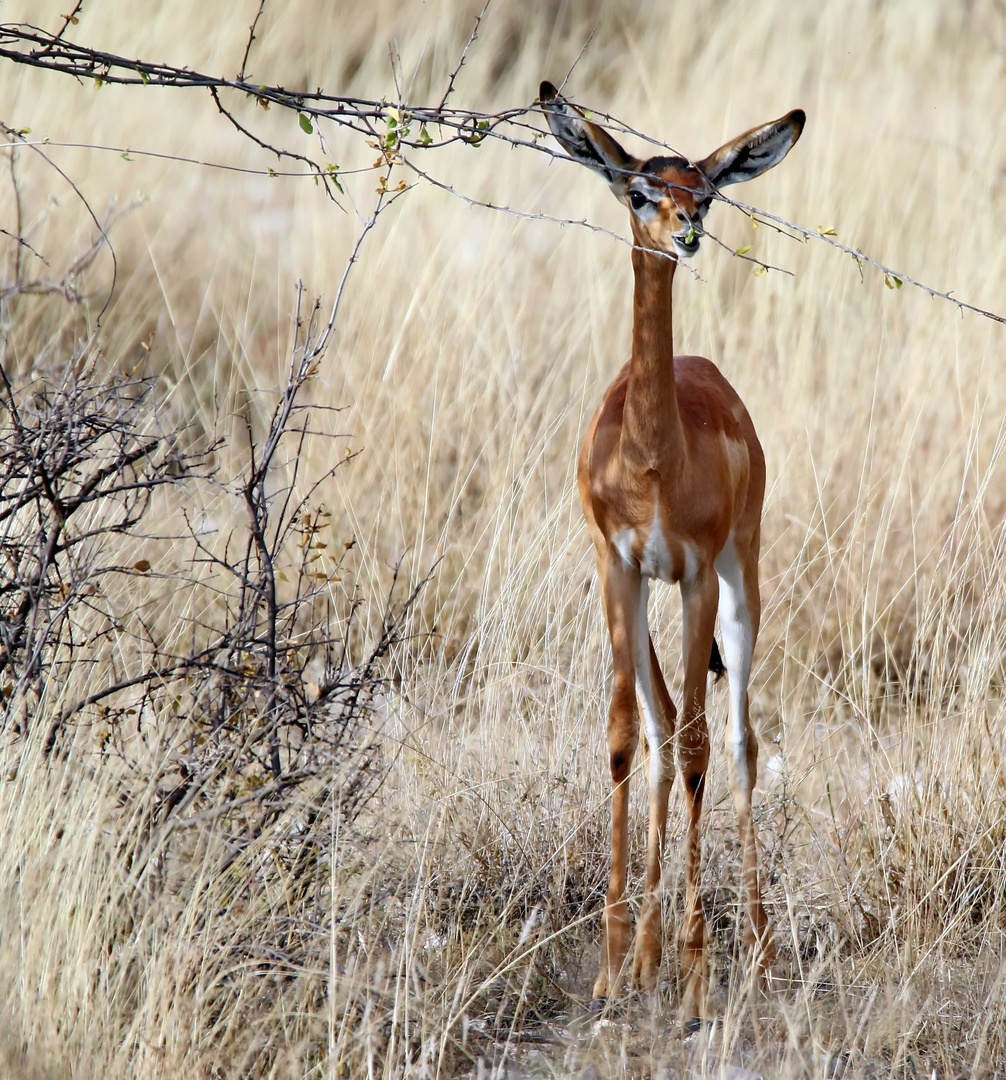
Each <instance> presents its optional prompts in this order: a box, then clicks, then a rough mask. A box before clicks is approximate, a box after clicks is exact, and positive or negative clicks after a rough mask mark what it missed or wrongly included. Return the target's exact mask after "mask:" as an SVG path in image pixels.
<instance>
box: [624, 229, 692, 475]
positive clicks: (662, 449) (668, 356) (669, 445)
mask: <svg viewBox="0 0 1006 1080" xmlns="http://www.w3.org/2000/svg"><path fill="white" fill-rule="evenodd" d="M676 268H677V262H676V260H674V259H669V258H667V257H666V256H664V255H660V254H656V253H654V252H651V251H644V250H640V249H639V248H634V249H633V251H632V269H633V271H634V272H635V278H636V287H635V293H634V296H633V302H632V359H631V361H630V364H629V383H628V386H627V387H626V392H625V409H624V411H623V413H622V439H621V451H622V454H623V456H629V457H631V458H632V459H633V460H634V461H635V462H636V463H637V464H639V465H640V466H642V467H644V468H657V467H659V466H661V465H666V464H667V463H670V462H675V461H678V462H680V461H681V460H682V455H683V450H684V439H683V436H682V432H681V418H680V416H679V414H678V399H677V394H676V393H675V389H674V341H673V337H672V334H671V286H672V284H673V282H674V271H675V269H676Z"/></svg>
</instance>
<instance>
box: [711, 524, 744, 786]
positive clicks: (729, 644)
mask: <svg viewBox="0 0 1006 1080" xmlns="http://www.w3.org/2000/svg"><path fill="white" fill-rule="evenodd" d="M715 565H716V576H717V577H718V578H719V579H720V603H719V616H720V633H721V634H722V636H723V660H724V662H725V664H726V667H727V677H728V679H729V680H730V724H729V727H728V729H727V747H728V749H729V752H730V755H731V757H732V759H733V767H734V775H735V776H736V777H737V782H738V784H739V785H740V788H741V790H742V791H749V790H750V785H751V780H750V777H749V776H748V759H747V750H748V719H747V691H748V679H749V678H750V677H751V652H752V643H751V615H750V612H749V611H748V608H747V601H746V600H745V597H744V573H743V571H742V569H741V564H740V560H739V559H738V558H737V548H736V547H735V546H734V538H733V537H732V536H731V537H730V539H729V540H728V541H727V544H726V547H724V549H723V550H722V551H721V552H720V553H719V555H718V556H717V557H716V564H715Z"/></svg>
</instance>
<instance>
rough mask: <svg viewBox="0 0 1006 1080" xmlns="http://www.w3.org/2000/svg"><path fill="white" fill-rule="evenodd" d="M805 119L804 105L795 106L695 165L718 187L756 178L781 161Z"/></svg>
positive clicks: (798, 135) (798, 133) (797, 135)
mask: <svg viewBox="0 0 1006 1080" xmlns="http://www.w3.org/2000/svg"><path fill="white" fill-rule="evenodd" d="M806 121H807V114H806V113H805V112H804V111H803V109H794V110H793V111H792V112H791V113H787V114H786V115H785V116H783V117H780V118H779V119H778V120H773V121H772V122H771V123H769V124H763V125H762V126H761V127H756V128H752V129H751V130H750V131H745V132H744V134H743V135H740V136H738V137H737V138H736V139H734V140H733V141H732V142H728V143H726V144H724V145H723V146H721V147H720V148H719V150H714V151H713V152H712V153H711V154H710V155H709V157H707V158H706V159H705V160H704V161H697V162H695V166H696V168H698V169H699V170H700V171H701V172H702V174H703V175H704V176H705V177H706V179H707V180H708V181H709V182H710V183H711V184H712V185H713V187H716V188H721V187H723V186H724V185H725V184H739V183H740V182H741V181H742V180H753V179H754V178H755V177H756V176H761V174H762V173H763V172H767V171H768V170H769V169H771V168H772V166H773V165H778V164H779V162H780V161H782V159H783V158H784V157H785V156H786V155H787V154H788V153H789V152H790V150H791V149H792V148H793V144H794V143H795V142H796V140H797V139H799V138H800V132H802V131H803V125H804V124H805V123H806Z"/></svg>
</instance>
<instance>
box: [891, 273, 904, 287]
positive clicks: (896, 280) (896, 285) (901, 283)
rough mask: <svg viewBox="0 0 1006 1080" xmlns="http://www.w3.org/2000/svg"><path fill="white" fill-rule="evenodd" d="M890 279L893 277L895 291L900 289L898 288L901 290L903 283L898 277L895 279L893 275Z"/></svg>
mask: <svg viewBox="0 0 1006 1080" xmlns="http://www.w3.org/2000/svg"><path fill="white" fill-rule="evenodd" d="M892 277H894V287H895V288H896V289H900V288H901V286H902V285H903V284H904V282H903V281H902V280H901V278H899V277H896V276H894V275H892Z"/></svg>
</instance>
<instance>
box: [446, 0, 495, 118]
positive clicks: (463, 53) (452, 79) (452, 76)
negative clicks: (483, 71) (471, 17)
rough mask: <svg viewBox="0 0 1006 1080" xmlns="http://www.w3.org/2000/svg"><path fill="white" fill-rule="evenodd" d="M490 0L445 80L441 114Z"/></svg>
mask: <svg viewBox="0 0 1006 1080" xmlns="http://www.w3.org/2000/svg"><path fill="white" fill-rule="evenodd" d="M491 3H492V0H486V2H485V3H484V4H483V5H482V10H481V11H480V12H479V13H478V15H476V17H475V25H474V26H473V27H472V32H471V33H470V34H469V35H468V40H467V41H466V42H465V47H464V48H463V49H462V50H461V56H460V58H459V60H458V62H457V65H456V67H455V68H454V70H453V71H452V72H451V74H450V78H449V79H448V80H447V89H446V90H445V91H444V96H443V97H442V98H441V99H440V104H439V105H438V106H437V112H438V113H442V112H443V111H444V107H445V106H446V105H447V99H448V98H449V97H450V96H451V94H453V93H454V82H455V80H456V79H457V77H458V74H459V73H460V71H461V69H462V68H463V67H464V66H465V59H466V58H467V56H468V50H469V49H470V48H471V47H472V44H473V43H474V41H475V39H476V38H477V37H478V36H479V23H481V22H482V16H483V15H485V13H486V12H487V11H488V10H489V5H490V4H491Z"/></svg>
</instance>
